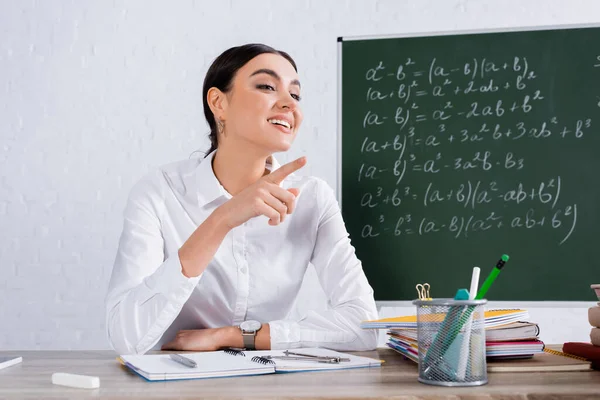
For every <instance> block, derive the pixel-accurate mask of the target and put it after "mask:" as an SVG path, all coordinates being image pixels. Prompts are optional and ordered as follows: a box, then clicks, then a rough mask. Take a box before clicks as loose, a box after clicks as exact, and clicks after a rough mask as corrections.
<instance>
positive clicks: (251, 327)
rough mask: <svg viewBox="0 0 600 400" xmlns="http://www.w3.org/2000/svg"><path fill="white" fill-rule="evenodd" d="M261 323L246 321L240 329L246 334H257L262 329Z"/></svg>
mask: <svg viewBox="0 0 600 400" xmlns="http://www.w3.org/2000/svg"><path fill="white" fill-rule="evenodd" d="M261 326H262V325H261V323H260V322H258V321H253V320H250V321H244V322H242V323H241V324H240V328H241V329H242V330H243V331H246V332H255V331H257V330H259V329H260V327H261Z"/></svg>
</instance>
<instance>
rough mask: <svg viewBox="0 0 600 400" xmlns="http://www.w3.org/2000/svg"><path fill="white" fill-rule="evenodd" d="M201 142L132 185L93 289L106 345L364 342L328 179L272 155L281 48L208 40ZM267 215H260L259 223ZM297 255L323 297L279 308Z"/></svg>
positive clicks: (362, 346)
mask: <svg viewBox="0 0 600 400" xmlns="http://www.w3.org/2000/svg"><path fill="white" fill-rule="evenodd" d="M203 100H204V114H205V117H206V119H207V121H208V124H209V126H210V129H211V133H210V139H211V143H212V146H211V149H210V151H209V154H208V155H207V157H205V158H204V159H202V160H197V159H193V160H184V161H180V162H176V163H173V164H169V165H166V166H163V167H161V168H159V169H158V171H156V172H154V173H151V174H149V175H148V176H146V177H145V178H143V179H142V180H141V181H140V182H138V183H137V184H136V185H135V186H134V188H133V189H132V191H131V193H130V195H129V199H128V202H127V206H126V209H125V213H124V215H125V221H124V226H123V233H122V236H121V240H120V243H119V249H118V252H117V257H116V260H115V265H114V269H113V273H112V277H111V281H110V286H109V290H108V295H107V298H106V309H107V329H108V335H109V339H110V342H111V344H112V346H113V348H114V349H115V350H116V351H117V352H119V353H121V354H128V353H141V354H143V353H145V352H146V351H148V350H150V349H152V348H155V347H158V346H161V347H162V348H163V349H172V350H196V351H202V350H217V349H220V348H223V347H245V348H248V349H253V348H256V349H270V348H273V349H283V348H295V347H327V348H332V349H338V350H367V349H373V348H374V347H375V346H376V337H377V336H376V331H374V330H362V329H360V327H359V324H360V322H361V321H362V320H367V319H374V318H377V310H376V307H375V302H374V299H373V290H372V289H371V287H370V286H369V284H368V282H367V279H366V277H365V275H364V273H363V271H362V267H361V264H360V261H359V260H358V259H357V258H356V256H355V254H354V249H353V247H352V246H351V245H350V241H349V239H348V233H347V231H346V228H345V226H344V223H343V220H342V217H341V213H340V209H339V207H338V204H337V202H336V200H335V197H334V194H333V191H332V190H331V189H330V188H329V186H328V185H327V184H326V183H325V182H324V181H322V180H320V179H317V178H313V177H298V176H295V175H294V174H293V172H294V171H296V170H298V169H299V168H301V167H302V166H304V165H305V163H306V160H305V158H304V157H302V158H299V159H297V160H295V161H293V162H291V163H289V164H286V165H283V166H279V164H278V163H277V161H276V160H275V158H274V157H273V156H272V154H273V153H276V152H282V151H286V150H288V149H289V148H290V146H291V144H292V142H293V140H294V138H295V136H296V134H297V132H298V129H299V128H300V124H301V122H302V111H301V109H300V82H299V80H298V74H297V68H296V64H295V62H294V61H293V60H292V58H291V57H290V56H289V55H288V54H286V53H284V52H281V51H277V50H275V49H273V48H271V47H268V46H265V45H260V44H250V45H245V46H240V47H234V48H231V49H229V50H227V51H225V52H224V53H223V54H221V55H220V56H219V57H218V58H217V59H216V60H215V61H214V63H213V64H212V66H211V67H210V68H209V70H208V72H207V75H206V78H205V80H204V88H203ZM267 222H268V223H267ZM309 263H312V264H313V265H314V266H315V268H316V271H317V275H318V277H319V280H320V282H321V284H322V286H323V289H324V291H325V293H326V294H327V296H328V298H329V303H330V304H329V305H330V307H329V309H328V310H325V311H323V312H309V313H308V314H307V315H305V316H304V317H303V318H302V319H300V320H299V321H293V320H290V319H288V318H287V315H288V314H289V313H290V312H291V310H292V307H293V305H294V300H295V298H296V295H297V293H298V291H299V289H300V286H301V283H302V279H303V277H304V273H305V271H306V268H307V266H308V264H309Z"/></svg>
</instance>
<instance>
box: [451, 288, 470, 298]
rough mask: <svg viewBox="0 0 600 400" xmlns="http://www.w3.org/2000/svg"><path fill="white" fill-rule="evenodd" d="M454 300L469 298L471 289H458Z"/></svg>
mask: <svg viewBox="0 0 600 400" xmlns="http://www.w3.org/2000/svg"><path fill="white" fill-rule="evenodd" d="M454 300H469V291H468V290H467V289H458V290H457V291H456V296H454Z"/></svg>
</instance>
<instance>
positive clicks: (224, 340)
mask: <svg viewBox="0 0 600 400" xmlns="http://www.w3.org/2000/svg"><path fill="white" fill-rule="evenodd" d="M234 335H235V336H234ZM236 336H239V340H237V341H236V340H234V339H237V337H236ZM241 337H242V336H241V333H240V330H239V328H237V327H233V326H227V327H224V328H210V329H195V330H185V331H179V332H177V336H175V339H173V340H172V341H171V342H169V343H167V344H164V345H163V346H162V347H161V350H182V351H216V350H219V349H220V348H223V347H234V346H233V343H232V342H235V344H237V342H238V341H241V340H242V339H241Z"/></svg>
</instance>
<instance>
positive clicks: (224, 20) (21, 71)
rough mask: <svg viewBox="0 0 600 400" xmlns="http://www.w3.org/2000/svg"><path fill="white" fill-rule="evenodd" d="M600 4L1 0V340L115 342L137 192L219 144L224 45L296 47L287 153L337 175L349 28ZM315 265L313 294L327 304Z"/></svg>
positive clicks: (589, 13) (497, 21) (574, 14)
mask: <svg viewBox="0 0 600 400" xmlns="http://www.w3.org/2000/svg"><path fill="white" fill-rule="evenodd" d="M599 16H600V3H599V2H597V1H596V0H588V1H583V0H569V1H568V2H565V1H563V0H529V1H526V2H525V1H522V0H505V1H491V0H489V1H488V0H469V1H468V0H436V1H434V0H403V1H398V0H386V1H384V0H373V1H368V0H365V1H359V0H355V1H353V0H345V1H342V0H337V1H324V0H318V1H317V0H296V1H281V0H279V1H259V0H256V1H248V0H228V1H200V0H197V1H193V0H177V1H170V2H166V1H158V0H153V1H146V0H144V1H142V0H137V1H135V0H134V1H125V0H113V1H103V0H102V1H101V0H96V1H81V2H80V1H66V0H53V1H41V0H12V1H11V0H0V350H1V349H104V348H108V343H107V340H106V338H105V333H104V306H103V300H104V295H105V291H106V287H107V283H108V279H109V277H110V272H111V268H112V263H113V260H114V255H115V251H116V246H117V241H118V238H119V234H120V230H121V226H122V210H123V207H124V202H125V199H126V196H127V193H128V191H129V189H130V188H131V186H132V185H133V183H134V182H135V181H137V180H138V179H139V178H140V177H141V176H142V175H143V174H144V173H145V172H146V171H148V170H149V169H150V168H153V167H155V166H158V165H160V164H164V163H168V162H171V161H175V160H178V159H182V158H187V157H189V156H190V154H191V153H192V152H193V151H194V150H197V149H202V150H204V149H206V148H207V146H208V141H207V140H206V133H207V127H206V124H205V122H204V119H203V113H202V103H201V87H202V80H203V77H204V73H205V72H206V70H207V68H208V66H209V64H210V62H211V61H212V59H214V57H216V56H217V55H218V54H219V53H220V52H221V51H223V50H225V49H226V48H228V47H230V46H233V45H239V44H242V43H247V42H264V43H267V44H270V45H272V46H274V47H276V48H281V49H283V50H286V51H288V52H289V53H291V54H292V56H293V57H294V58H295V59H296V61H297V63H298V65H299V68H300V75H301V80H302V83H303V97H304V99H305V100H304V101H303V105H304V112H305V122H304V125H303V128H302V131H301V132H300V134H299V137H298V139H297V142H296V144H295V147H294V148H293V149H292V151H290V152H289V153H288V154H286V155H282V156H281V157H280V159H281V160H282V161H287V160H291V159H293V158H295V157H297V156H299V155H307V156H308V160H309V165H308V166H307V167H306V168H305V169H304V170H303V171H302V173H305V174H312V175H317V176H320V177H322V178H324V179H325V180H327V182H329V184H330V185H332V186H334V187H335V177H336V160H335V158H334V157H332V156H331V155H332V154H335V149H336V110H337V108H336V76H337V59H336V54H337V47H336V38H337V37H338V36H355V35H378V34H400V33H412V32H428V31H429V32H430V31H454V30H465V29H469V30H471V29H475V30H484V29H490V28H501V27H519V26H532V25H556V24H578V23H592V22H597V21H598V18H600V17H599ZM308 279H309V281H308V282H309V283H308V284H307V285H305V288H304V293H305V294H306V296H305V299H306V305H304V307H308V306H312V305H319V304H322V302H323V301H324V300H323V296H322V293H320V292H319V290H320V289H319V288H318V285H315V284H314V275H311V276H309V277H308ZM311 282H312V283H311ZM549 318H550V317H549ZM578 318H579V317H578ZM584 322H585V321H584ZM583 325H584V326H585V324H583Z"/></svg>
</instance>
